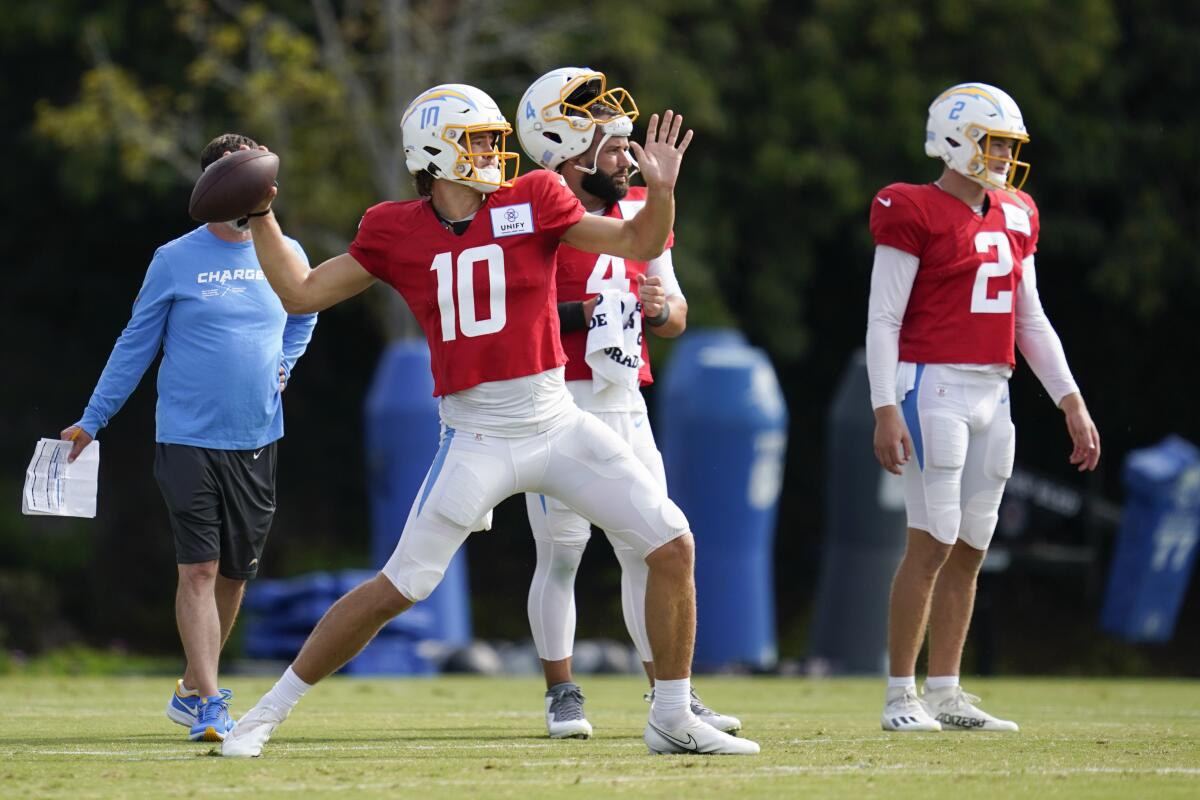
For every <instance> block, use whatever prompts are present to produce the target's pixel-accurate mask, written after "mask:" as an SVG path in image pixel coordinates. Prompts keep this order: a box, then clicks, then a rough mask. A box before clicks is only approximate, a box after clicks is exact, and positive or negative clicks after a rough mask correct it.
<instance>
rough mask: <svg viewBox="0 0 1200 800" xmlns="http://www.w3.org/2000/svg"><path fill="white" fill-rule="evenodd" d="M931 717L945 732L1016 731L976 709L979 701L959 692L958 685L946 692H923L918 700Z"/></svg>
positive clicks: (973, 696)
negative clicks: (922, 701) (920, 700)
mask: <svg viewBox="0 0 1200 800" xmlns="http://www.w3.org/2000/svg"><path fill="white" fill-rule="evenodd" d="M922 699H923V700H924V701H925V705H926V706H928V708H929V711H930V713H931V714H933V716H934V718H935V719H936V720H937V721H938V722H940V723H941V724H942V729H943V730H948V731H1007V732H1010V733H1011V732H1015V731H1019V730H1020V727H1019V726H1018V725H1017V723H1015V722H1012V721H1010V720H1007V719H996V718H995V717H993V716H992V715H991V714H989V713H987V712H986V711H984V710H982V709H979V708H976V707H975V705H974V704H975V703H978V702H979V698H978V697H976V696H975V695H973V694H968V693H967V692H964V691H963V690H962V687H961V686H950V687H948V688H946V689H929V688H926V689H925V693H924V696H923V698H922Z"/></svg>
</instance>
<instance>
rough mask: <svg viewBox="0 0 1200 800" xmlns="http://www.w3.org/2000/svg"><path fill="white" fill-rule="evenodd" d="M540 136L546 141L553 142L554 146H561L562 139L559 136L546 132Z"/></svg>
mask: <svg viewBox="0 0 1200 800" xmlns="http://www.w3.org/2000/svg"><path fill="white" fill-rule="evenodd" d="M542 136H544V137H546V138H547V139H549V140H550V141H552V142H554V143H555V144H562V137H561V136H559V135H558V134H557V133H551V132H550V131H547V132H545V133H543V134H542Z"/></svg>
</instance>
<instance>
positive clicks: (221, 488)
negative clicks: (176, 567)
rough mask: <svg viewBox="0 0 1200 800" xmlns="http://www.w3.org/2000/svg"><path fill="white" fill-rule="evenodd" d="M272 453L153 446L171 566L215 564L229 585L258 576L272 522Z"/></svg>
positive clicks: (263, 449) (271, 446)
mask: <svg viewBox="0 0 1200 800" xmlns="http://www.w3.org/2000/svg"><path fill="white" fill-rule="evenodd" d="M275 450H276V443H275V442H272V443H271V444H269V445H266V446H265V447H261V448H259V449H257V450H213V449H209V448H206V447H191V446H189V445H185V444H163V443H161V442H160V443H159V444H158V445H157V447H156V448H155V453H154V477H155V479H156V480H157V481H158V487H159V489H161V490H162V495H163V499H164V500H166V502H167V511H169V512H170V515H171V529H172V530H173V531H174V532H175V561H176V562H178V563H180V564H199V563H202V562H205V561H219V562H220V566H219V571H220V573H221V574H222V575H224V576H225V577H226V578H230V579H232V580H248V579H250V578H253V577H254V576H255V574H257V572H258V560H259V558H261V557H262V551H263V545H264V544H265V543H266V541H267V533H268V532H269V531H270V530H271V520H272V518H273V517H274V516H275Z"/></svg>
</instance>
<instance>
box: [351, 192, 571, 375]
mask: <svg viewBox="0 0 1200 800" xmlns="http://www.w3.org/2000/svg"><path fill="white" fill-rule="evenodd" d="M583 214H584V210H583V206H582V205H581V204H580V202H579V200H578V199H577V198H576V197H575V195H574V194H572V193H571V191H570V190H569V189H568V188H567V187H566V184H565V183H564V182H563V179H562V177H561V176H559V175H557V174H556V173H553V172H550V171H549V170H537V171H535V172H531V173H529V174H527V175H523V176H521V177H519V178H517V179H516V181H514V183H513V185H512V187H511V188H507V189H498V190H496V191H495V192H492V193H491V194H489V195H488V196H487V198H486V200H485V201H484V203H483V205H482V206H481V207H480V209H479V210H478V211H477V212H476V213H475V217H474V219H472V220H471V224H470V226H468V228H467V230H466V232H465V233H463V234H462V235H457V234H455V233H454V232H453V231H451V230H448V229H447V228H446V227H445V226H444V225H443V224H442V222H441V221H440V220H439V219H438V217H437V215H436V214H435V213H434V211H433V206H432V204H431V203H430V202H429V200H428V199H424V200H410V201H407V202H390V203H380V204H379V205H376V206H373V207H371V208H370V209H368V210H367V213H366V214H365V215H364V216H363V218H362V222H361V223H359V227H358V235H357V236H356V237H355V239H354V242H353V243H352V244H351V245H350V255H352V256H353V257H354V259H355V260H356V261H358V263H359V264H361V265H362V266H363V268H364V269H366V270H367V271H368V272H370V273H371V274H372V275H374V276H375V277H377V278H379V279H380V280H382V281H384V282H386V283H389V284H391V285H392V286H393V287H395V289H396V291H398V292H399V293H400V294H401V296H402V297H403V298H404V301H405V302H406V303H408V307H409V308H410V309H412V312H413V315H414V316H416V318H417V321H418V322H419V323H420V325H421V328H422V329H423V330H424V331H425V338H426V339H427V340H428V341H429V353H430V356H431V361H432V369H433V381H434V390H433V393H434V394H435V395H436V396H439V397H442V396H445V395H448V394H453V393H455V392H460V391H463V390H464V389H469V388H471V387H473V386H477V385H478V384H481V383H486V382H489V381H503V380H508V379H511V378H519V377H523V376H526V375H534V374H537V373H541V372H545V371H546V370H550V369H554V368H555V367H560V366H562V365H563V364H564V363H565V362H566V357H565V356H564V355H563V350H562V345H561V344H560V342H559V325H558V309H557V303H556V299H555V292H554V286H553V281H554V264H555V260H554V259H555V251H556V250H557V248H558V240H559V238H560V237H561V236H562V234H563V232H564V231H566V230H567V229H568V228H570V227H571V226H572V225H574V224H575V223H577V222H578V221H579V220H580V218H582V216H583Z"/></svg>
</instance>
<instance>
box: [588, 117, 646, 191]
mask: <svg viewBox="0 0 1200 800" xmlns="http://www.w3.org/2000/svg"><path fill="white" fill-rule="evenodd" d="M596 127H597V128H598V129H599V130H600V132H601V133H602V134H604V136H602V137H601V139H600V144H598V145H596V155H597V157H599V155H600V151H601V150H603V149H604V144H605V142H607V141H608V140H609V139H611V138H612V137H614V136H630V135H632V134H633V120H631V119H630V118H629V117H617V118H616V119H613V120H609V121H608V122H605V123H603V124H600V123H597V124H596ZM625 155H626V156H628V158H629V163H630V164H631V165H632V167H631V168H630V170H629V177H631V178H632V177H633V176H634V175H637V174H638V172H639V171H641V167H639V166H638V163H637V159H635V158H634V157H633V150H631V149H629V148H626V150H625ZM571 166H573V167H575V169H577V170H579V171H580V172H586V173H587V174H588V175H595V174H596V169H597V167H596V162H595V160H593V161H592V166H591V168H590V169H589V168H588V167H581V166H579V165H578V164H572V165H571Z"/></svg>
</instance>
